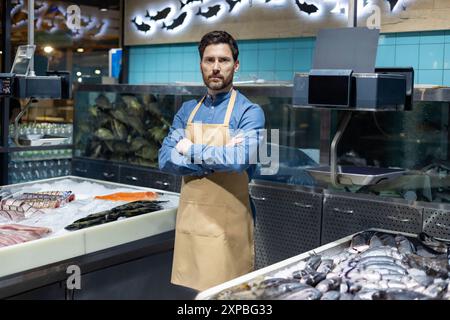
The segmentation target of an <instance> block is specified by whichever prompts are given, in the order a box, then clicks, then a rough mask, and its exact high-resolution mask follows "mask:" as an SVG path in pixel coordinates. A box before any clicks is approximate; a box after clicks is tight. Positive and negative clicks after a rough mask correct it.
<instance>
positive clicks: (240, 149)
mask: <svg viewBox="0 0 450 320" xmlns="http://www.w3.org/2000/svg"><path fill="white" fill-rule="evenodd" d="M184 119H187V117H186V116H185V115H184V114H183V110H182V109H181V110H180V111H179V112H178V113H177V115H176V116H175V118H174V121H173V124H172V127H171V128H170V132H169V134H168V136H167V137H166V138H165V139H164V141H163V144H162V147H161V149H160V151H159V167H160V169H161V170H163V171H167V172H170V173H173V174H178V175H206V174H210V173H212V172H226V171H238V172H241V171H243V170H245V169H247V168H248V166H249V165H250V164H251V161H250V160H252V159H256V152H257V146H258V144H259V143H260V142H261V140H262V136H261V135H260V134H259V130H261V129H264V122H265V119H264V113H263V111H262V109H261V108H260V107H259V106H257V105H251V106H249V107H248V108H247V109H246V110H245V112H244V113H243V115H242V117H241V119H240V121H239V124H238V128H237V130H235V134H233V133H231V135H232V139H231V141H229V143H228V144H227V145H225V146H208V145H204V144H193V143H192V141H190V140H189V139H188V138H187V137H186V135H185V132H184V128H185V126H186V123H185V120H184Z"/></svg>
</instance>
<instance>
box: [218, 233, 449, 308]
mask: <svg viewBox="0 0 450 320" xmlns="http://www.w3.org/2000/svg"><path fill="white" fill-rule="evenodd" d="M449 246H450V242H449V243H447V242H444V241H439V240H437V239H435V238H433V237H430V236H428V235H426V234H423V233H422V234H420V235H419V236H418V237H417V238H407V237H405V236H404V235H401V234H390V233H386V232H379V231H364V232H361V233H359V234H356V235H355V236H353V238H352V240H351V242H350V245H349V246H348V248H346V249H344V250H339V251H335V252H333V254H328V255H327V254H326V252H327V251H326V250H325V251H323V253H322V254H312V255H310V256H309V258H307V259H305V260H302V261H299V262H298V263H295V264H292V265H289V267H287V268H284V269H282V270H277V271H275V272H271V273H268V274H267V275H263V276H258V277H255V278H254V279H252V280H250V281H247V282H245V283H243V284H240V285H237V286H234V287H231V288H229V289H225V290H222V291H220V292H219V293H217V294H215V295H213V296H212V299H219V300H222V299H226V300H229V299H230V300H234V299H247V300H248V299H252V300H254V299H282V300H435V299H436V300H438V299H439V300H441V299H444V300H450V291H449V283H450V266H449V259H450V250H449ZM328 252H329V253H331V251H328Z"/></svg>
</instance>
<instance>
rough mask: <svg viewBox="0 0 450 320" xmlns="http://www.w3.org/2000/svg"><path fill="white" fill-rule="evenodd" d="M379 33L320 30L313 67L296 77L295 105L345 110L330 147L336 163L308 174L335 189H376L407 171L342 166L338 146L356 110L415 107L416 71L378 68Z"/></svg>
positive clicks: (311, 170) (309, 170) (389, 109)
mask: <svg viewBox="0 0 450 320" xmlns="http://www.w3.org/2000/svg"><path fill="white" fill-rule="evenodd" d="M378 38H379V30H378V29H368V28H361V27H358V28H356V27H354V28H339V29H325V30H320V31H319V33H318V35H317V40H316V48H315V51H314V59H313V67H312V69H311V71H310V72H308V73H296V74H295V77H294V90H293V99H292V100H293V101H292V104H293V106H294V107H298V108H319V109H327V110H340V111H342V112H343V113H344V117H343V119H342V121H341V123H340V124H339V127H338V129H337V131H336V134H335V136H334V138H333V141H332V143H331V148H330V165H329V166H321V167H317V168H310V169H307V171H308V172H309V173H310V174H311V175H312V176H313V177H314V178H315V179H316V180H317V181H321V182H325V183H330V182H331V183H332V184H333V185H339V184H342V185H372V184H377V183H379V182H380V181H384V180H390V179H394V178H396V177H398V176H400V175H403V174H405V173H406V172H407V171H406V170H404V169H399V168H375V167H356V166H338V165H337V145H338V143H339V140H340V139H341V137H342V135H343V133H344V130H345V129H346V127H347V125H348V123H349V122H350V119H351V116H352V112H355V111H370V112H379V111H405V110H411V108H412V97H413V91H414V70H413V68H410V67H408V68H377V69H375V60H376V51H377V47H378Z"/></svg>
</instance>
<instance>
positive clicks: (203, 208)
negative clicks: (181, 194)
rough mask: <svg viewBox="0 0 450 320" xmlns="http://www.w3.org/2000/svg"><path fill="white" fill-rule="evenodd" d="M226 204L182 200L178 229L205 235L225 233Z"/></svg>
mask: <svg viewBox="0 0 450 320" xmlns="http://www.w3.org/2000/svg"><path fill="white" fill-rule="evenodd" d="M226 221H227V207H226V205H219V204H209V203H199V202H196V201H180V205H179V207H178V213H177V226H176V228H177V231H178V232H181V233H186V234H192V235H197V236H203V237H220V236H221V235H223V234H225V231H226Z"/></svg>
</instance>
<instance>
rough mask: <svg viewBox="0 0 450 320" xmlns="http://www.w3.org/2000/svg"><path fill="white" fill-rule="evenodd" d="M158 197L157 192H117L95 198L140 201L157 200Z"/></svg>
mask: <svg viewBox="0 0 450 320" xmlns="http://www.w3.org/2000/svg"><path fill="white" fill-rule="evenodd" d="M157 198H158V194H157V193H156V192H151V191H147V192H117V193H112V194H107V195H105V196H96V197H95V199H101V200H110V201H139V200H155V199H157Z"/></svg>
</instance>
